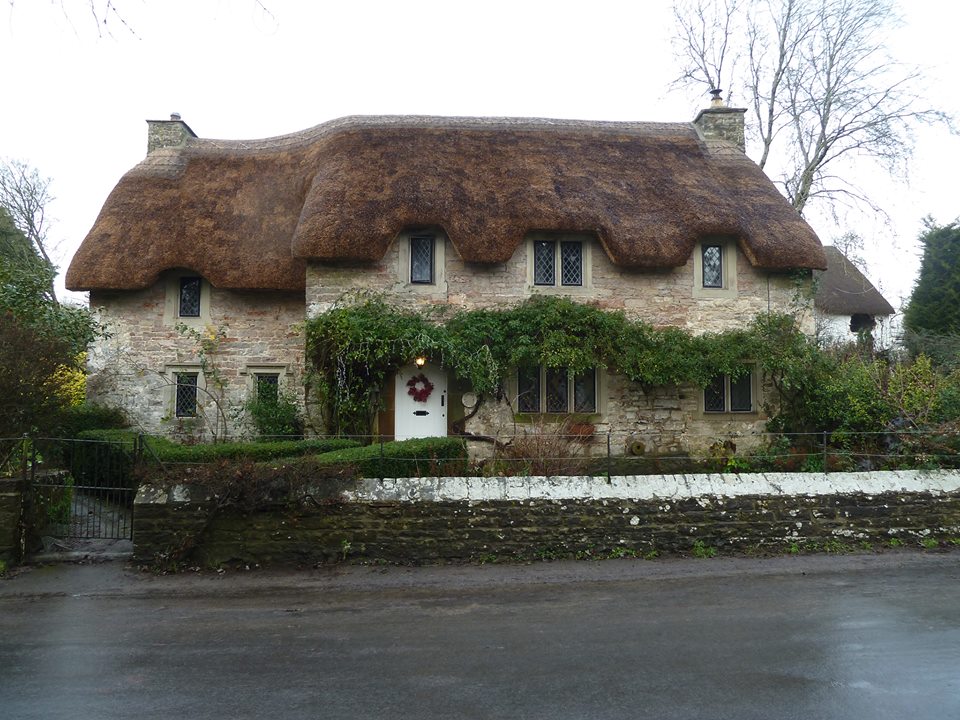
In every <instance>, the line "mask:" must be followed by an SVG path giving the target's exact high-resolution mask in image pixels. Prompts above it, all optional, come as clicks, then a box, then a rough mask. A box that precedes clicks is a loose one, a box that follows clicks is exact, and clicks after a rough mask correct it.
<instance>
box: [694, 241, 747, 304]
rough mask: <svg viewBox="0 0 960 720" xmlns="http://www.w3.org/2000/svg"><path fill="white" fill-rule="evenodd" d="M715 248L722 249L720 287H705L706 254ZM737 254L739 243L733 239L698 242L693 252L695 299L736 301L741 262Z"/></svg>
mask: <svg viewBox="0 0 960 720" xmlns="http://www.w3.org/2000/svg"><path fill="white" fill-rule="evenodd" d="M713 247H717V248H720V278H721V280H720V285H705V284H704V280H705V278H704V254H705V253H706V252H707V250H708V249H709V248H713ZM737 253H738V249H737V243H736V240H734V239H732V238H724V237H710V238H703V239H702V240H698V241H697V243H696V245H695V246H694V251H693V297H695V298H698V299H710V300H715V299H718V298H725V299H735V298H736V297H737V294H738V293H737V263H738V262H739V261H740V259H739V258H738V257H737ZM688 267H689V266H688Z"/></svg>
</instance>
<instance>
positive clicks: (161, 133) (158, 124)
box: [147, 113, 197, 155]
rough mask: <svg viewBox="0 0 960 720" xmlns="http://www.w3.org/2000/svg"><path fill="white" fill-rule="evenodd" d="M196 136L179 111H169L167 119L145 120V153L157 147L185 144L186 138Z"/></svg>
mask: <svg viewBox="0 0 960 720" xmlns="http://www.w3.org/2000/svg"><path fill="white" fill-rule="evenodd" d="M196 136H197V134H196V133H195V132H194V131H193V130H191V129H190V126H189V125H187V124H186V123H185V122H184V121H183V120H181V119H180V113H171V114H170V119H169V120H147V155H149V154H150V153H152V152H153V151H154V150H156V149H157V148H164V147H179V146H181V145H185V144H186V143H187V138H192V137H194V138H195V137H196Z"/></svg>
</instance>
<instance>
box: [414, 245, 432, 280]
mask: <svg viewBox="0 0 960 720" xmlns="http://www.w3.org/2000/svg"><path fill="white" fill-rule="evenodd" d="M433 243H434V237H433V235H414V236H412V237H411V238H410V282H412V283H423V284H426V285H429V284H430V283H432V282H433Z"/></svg>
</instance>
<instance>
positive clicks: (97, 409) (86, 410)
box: [54, 403, 129, 438]
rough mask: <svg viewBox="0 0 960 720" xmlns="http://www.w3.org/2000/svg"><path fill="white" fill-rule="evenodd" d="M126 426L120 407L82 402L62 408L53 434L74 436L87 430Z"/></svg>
mask: <svg viewBox="0 0 960 720" xmlns="http://www.w3.org/2000/svg"><path fill="white" fill-rule="evenodd" d="M128 426H129V423H128V422H127V418H126V415H124V413H123V410H121V409H120V408H115V407H108V406H106V405H91V404H88V403H84V404H83V405H78V406H76V407H69V408H66V409H64V411H63V413H62V415H61V417H60V422H59V424H58V427H57V428H56V432H55V433H54V434H55V435H56V437H62V438H75V437H79V435H80V433H82V432H85V431H88V430H102V429H105V428H111V429H118V428H125V427H128Z"/></svg>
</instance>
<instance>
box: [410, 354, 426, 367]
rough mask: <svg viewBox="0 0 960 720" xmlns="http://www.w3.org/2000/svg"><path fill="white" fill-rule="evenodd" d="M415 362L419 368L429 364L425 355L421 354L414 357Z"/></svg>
mask: <svg viewBox="0 0 960 720" xmlns="http://www.w3.org/2000/svg"><path fill="white" fill-rule="evenodd" d="M413 362H414V364H415V365H416V366H417V367H418V368H422V367H423V366H424V365H426V364H427V359H426V358H425V357H424V356H423V355H419V356H417V357H416V358H415V359H414V361H413Z"/></svg>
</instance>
